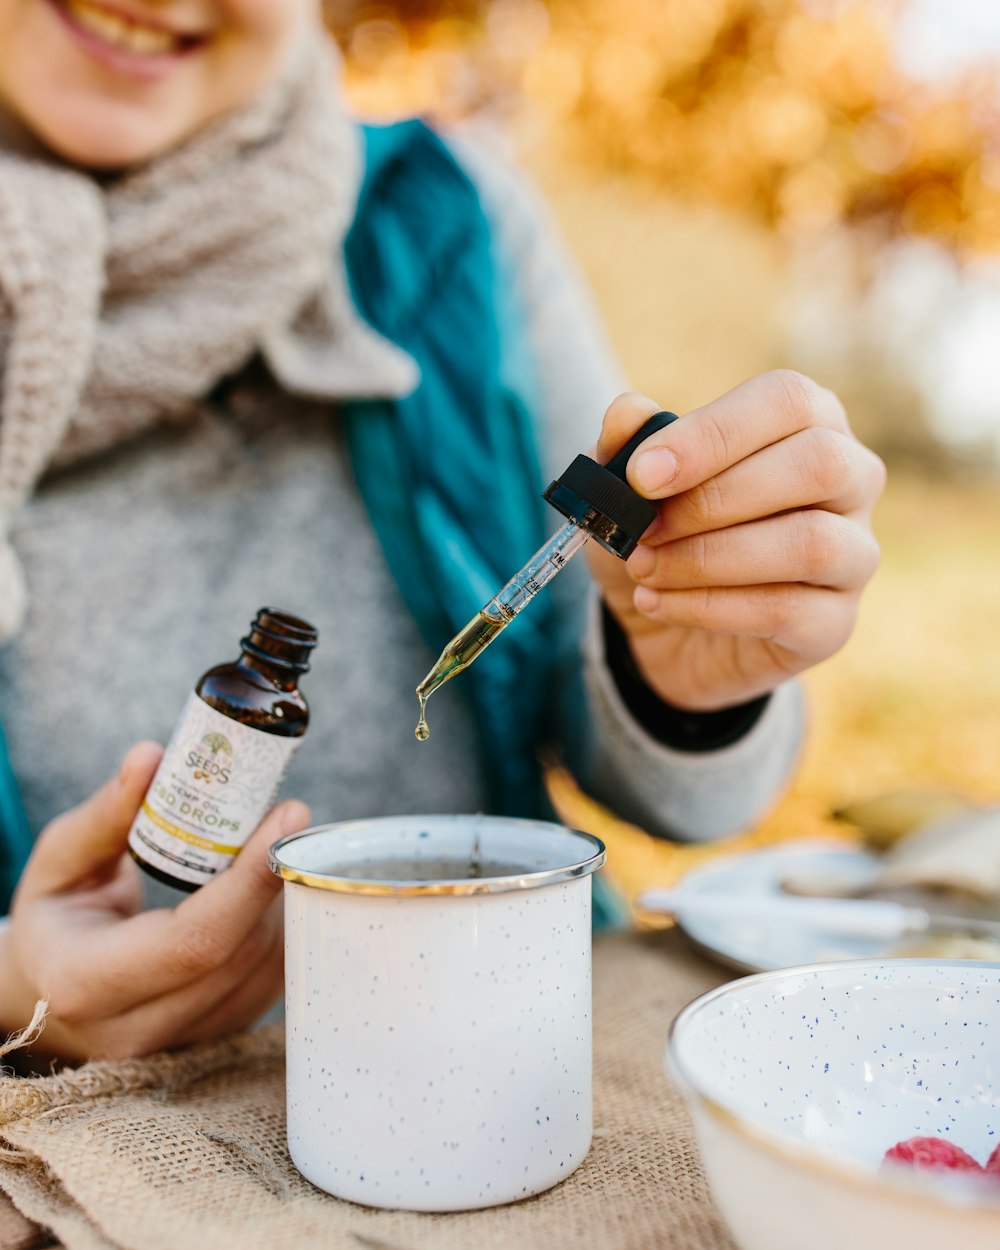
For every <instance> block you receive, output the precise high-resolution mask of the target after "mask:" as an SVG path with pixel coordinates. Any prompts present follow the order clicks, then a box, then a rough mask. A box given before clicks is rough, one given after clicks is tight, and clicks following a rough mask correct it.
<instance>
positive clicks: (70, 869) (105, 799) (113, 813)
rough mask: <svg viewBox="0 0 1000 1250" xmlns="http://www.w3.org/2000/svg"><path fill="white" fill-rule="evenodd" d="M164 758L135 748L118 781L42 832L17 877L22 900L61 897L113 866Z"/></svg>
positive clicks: (144, 745)
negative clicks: (49, 895) (62, 894)
mask: <svg viewBox="0 0 1000 1250" xmlns="http://www.w3.org/2000/svg"><path fill="white" fill-rule="evenodd" d="M162 755H163V748H162V747H160V746H158V745H157V744H156V743H155V742H139V743H137V744H136V745H135V746H134V747H132V748H131V749H130V750H129V752H128V754H127V755H126V756H125V758H124V760H123V761H122V766H121V768H120V769H119V770H118V774H117V776H115V777H112V778H111V779H110V780H109V781H106V782H105V783H104V785H103V786H101V788H100V789H99V790H97V791H95V793H94V794H92V795H91V796H90V798H89V799H85V800H84V801H83V802H82V803H81V804H79V806H78V807H74V808H71V809H70V811H68V812H64V813H63V814H62V815H61V816H57V817H56V818H55V820H52V821H50V822H49V824H48V825H46V826H45V828H44V829H43V830H42V832H41V834H40V835H39V838H38V841H37V843H36V844H35V849H34V851H33V852H32V855H31V858H30V859H29V860H28V864H27V867H26V868H25V870H24V874H23V876H22V877H21V883H20V886H19V887H18V895H19V897H20V898H21V899H24V898H36V897H39V896H40V895H46V894H61V893H65V892H66V891H69V890H72V889H75V888H78V887H79V886H82V885H85V884H87V883H89V882H91V881H92V880H93V879H94V878H95V877H101V876H104V875H106V874H107V873H108V872H109V871H110V870H111V869H112V868H114V867H115V866H116V865H117V863H118V861H119V859H120V858H121V856H122V853H123V852H124V850H125V846H126V839H127V837H128V831H129V828H130V827H131V825H132V821H133V820H134V819H135V815H136V812H138V810H139V807H140V804H141V803H142V800H143V797H144V796H145V793H146V791H147V789H148V788H149V783H150V782H151V781H152V780H153V774H154V773H155V772H156V767H157V765H158V764H159V762H160V758H161V756H162Z"/></svg>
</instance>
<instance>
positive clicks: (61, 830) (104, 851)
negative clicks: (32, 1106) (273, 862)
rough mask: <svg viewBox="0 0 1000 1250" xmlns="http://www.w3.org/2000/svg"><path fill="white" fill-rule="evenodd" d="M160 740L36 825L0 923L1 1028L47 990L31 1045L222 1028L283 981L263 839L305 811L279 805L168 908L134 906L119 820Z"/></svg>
mask: <svg viewBox="0 0 1000 1250" xmlns="http://www.w3.org/2000/svg"><path fill="white" fill-rule="evenodd" d="M161 754H162V751H161V749H160V748H159V747H157V746H155V745H154V744H153V743H140V744H138V745H137V746H135V747H133V748H132V750H131V751H130V752H129V753H128V755H127V756H126V757H125V761H124V763H123V764H122V767H121V770H120V772H119V773H118V775H117V776H116V777H113V778H112V779H111V780H110V781H108V782H107V783H106V784H105V785H104V786H102V787H101V789H100V790H98V791H97V792H96V793H95V794H94V795H92V796H91V797H90V798H89V799H87V800H86V801H85V802H84V803H82V804H80V806H79V807H76V808H73V809H72V810H71V811H69V812H66V813H65V814H64V815H62V816H60V817H58V818H57V819H55V820H54V821H52V822H51V823H50V824H49V825H48V826H47V827H46V828H45V829H44V830H43V832H42V834H41V835H40V837H39V839H38V842H37V844H36V846H35V850H34V853H33V854H32V856H31V859H30V860H29V862H28V865H27V867H26V869H25V871H24V874H23V876H22V878H21V881H20V884H19V886H18V889H17V893H16V894H15V896H14V902H13V905H12V909H11V917H10V922H9V925H8V927H7V928H6V929H5V930H3V931H2V933H0V1032H2V1033H9V1032H13V1031H15V1030H17V1029H20V1028H23V1027H24V1025H25V1024H27V1022H28V1021H29V1020H30V1019H31V1016H32V1012H33V1011H34V1007H35V1003H36V1001H37V1000H38V999H47V1000H48V1004H49V1008H48V1016H47V1020H46V1024H45V1029H44V1031H43V1033H42V1035H41V1038H40V1039H39V1041H38V1043H37V1044H36V1045H35V1046H34V1047H32V1053H33V1054H36V1055H57V1056H59V1057H60V1058H63V1059H70V1060H72V1059H84V1058H98V1057H100V1058H122V1057H125V1056H133V1055H142V1054H148V1053H150V1052H152V1051H155V1050H159V1049H162V1048H164V1047H171V1046H180V1045H184V1044H187V1043H190V1042H195V1041H201V1040H205V1039H207V1038H212V1037H217V1036H221V1035H223V1034H225V1033H228V1032H231V1031H233V1030H235V1029H240V1028H243V1027H245V1026H247V1025H249V1024H250V1023H251V1022H252V1021H253V1020H255V1019H256V1018H257V1017H258V1016H259V1015H260V1014H261V1013H262V1012H263V1011H264V1010H265V1009H266V1008H267V1007H268V1006H269V1005H270V1004H271V1003H272V1002H273V1001H274V1000H275V999H276V998H277V996H278V994H279V993H280V990H281V984H282V951H283V944H282V929H281V913H280V901H279V899H278V897H277V896H278V892H279V890H280V887H281V882H280V881H279V880H278V878H276V877H275V876H274V875H273V874H272V873H271V872H270V871H269V869H268V867H267V862H266V856H267V848H268V846H269V845H270V844H271V843H272V842H274V841H275V840H276V839H278V838H280V837H283V836H284V835H286V834H289V833H294V832H296V831H297V830H299V829H302V828H304V827H305V826H306V825H307V824H308V822H309V809H308V808H307V807H306V806H305V805H304V804H302V803H299V802H296V801H294V800H293V801H289V802H285V803H281V804H279V805H278V806H277V807H276V808H274V810H273V811H271V812H270V813H269V814H268V816H267V817H266V818H265V819H264V820H263V821H262V822H261V824H260V825H259V827H258V828H257V830H256V832H255V833H254V835H253V836H252V837H251V838H250V840H249V842H248V843H247V844H246V846H245V848H244V849H243V851H242V852H241V854H240V855H239V856H238V857H237V859H236V861H235V862H234V864H233V866H232V868H230V869H229V870H228V871H227V872H224V873H222V874H220V876H219V877H218V879H216V880H214V881H212V882H210V883H209V884H208V885H206V886H205V887H204V888H202V889H201V890H199V891H198V892H197V893H195V894H192V895H190V897H188V898H185V899H184V900H183V902H181V903H180V904H179V905H178V906H177V907H176V908H174V909H158V910H154V911H145V912H142V911H140V910H139V908H140V907H141V903H142V887H141V881H140V877H139V871H138V869H137V868H136V866H135V864H133V863H132V861H131V859H129V857H128V855H127V854H126V842H127V838H128V831H129V827H130V826H131V824H132V821H133V820H134V818H135V815H136V812H137V811H138V809H139V805H140V803H141V802H142V799H143V796H144V794H145V793H146V789H147V787H148V786H149V783H150V781H151V779H152V777H153V774H154V772H155V771H156V767H157V764H158V763H159V760H160V757H161Z"/></svg>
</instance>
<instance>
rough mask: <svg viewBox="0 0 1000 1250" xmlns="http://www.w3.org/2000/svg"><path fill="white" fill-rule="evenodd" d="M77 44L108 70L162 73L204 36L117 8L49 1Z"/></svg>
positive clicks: (80, 0)
mask: <svg viewBox="0 0 1000 1250" xmlns="http://www.w3.org/2000/svg"><path fill="white" fill-rule="evenodd" d="M50 3H51V4H52V6H53V8H54V9H55V10H56V12H57V13H58V14H59V16H60V17H61V18H62V20H63V22H64V24H65V25H66V26H67V27H68V28H69V30H70V31H71V32H72V33H73V34H74V35H75V36H76V37H77V40H78V42H79V43H80V44H81V45H82V46H83V47H84V48H85V49H86V50H87V51H88V52H90V53H91V54H94V55H97V56H98V57H99V58H100V59H101V60H102V61H104V62H105V63H106V64H109V65H110V66H111V67H112V68H116V69H120V70H125V71H129V70H132V71H133V72H135V71H140V72H141V71H145V72H146V73H148V72H149V71H150V70H155V69H161V70H162V69H166V68H167V66H168V65H169V64H170V63H171V62H173V61H175V60H176V58H178V57H180V56H182V55H184V54H185V53H188V52H191V51H193V50H194V49H196V48H198V47H199V46H201V45H202V44H203V43H204V42H205V40H206V38H207V35H205V34H200V33H197V34H196V33H188V32H184V31H176V30H172V29H171V28H170V27H168V26H165V25H163V24H161V23H156V22H150V21H149V20H147V19H144V18H139V17H136V16H134V15H133V14H131V13H127V12H125V11H123V10H122V9H119V8H117V7H109V6H106V5H104V4H99V3H98V4H95V3H92V0H50Z"/></svg>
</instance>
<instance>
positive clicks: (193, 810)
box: [128, 694, 302, 885]
mask: <svg viewBox="0 0 1000 1250" xmlns="http://www.w3.org/2000/svg"><path fill="white" fill-rule="evenodd" d="M301 741H302V739H301V738H280V737H278V735H277V734H269V733H265V732H264V731H263V730H261V729H252V728H251V727H250V726H249V725H241V724H240V722H239V721H235V720H232V719H230V717H228V716H223V715H222V713H221V712H217V711H216V710H215V708H213V707H209V705H208V704H207V703H206V702H205V701H204V699H202V698H201V697H200V696H199V695H197V694H192V695H191V696H190V698H189V699H188V701H187V703H186V704H185V706H184V710H183V712H182V713H181V717H180V720H179V721H178V722H177V727H176V728H175V729H174V732H173V734H172V735H171V738H170V741H169V743H168V744H167V749H166V752H165V754H164V756H163V759H162V760H161V761H160V766H159V768H158V769H157V770H156V776H155V777H154V778H153V781H152V784H151V785H150V787H149V790H148V791H147V792H146V797H145V798H144V799H143V802H142V807H141V808H140V809H139V814H138V816H136V818H135V821H134V822H133V824H132V828H131V830H130V831H129V835H128V842H129V846H130V847H131V848H132V849H133V850H134V851H135V852H136V854H137V855H139V856H140V858H142V859H143V860H145V862H146V863H147V864H150V865H151V866H152V867H153V868H158V869H160V871H161V872H164V873H166V874H167V875H168V876H171V877H179V878H181V880H183V881H190V882H192V883H193V884H195V885H204V883H205V882H206V881H210V880H211V879H212V878H213V877H214V876H217V875H218V874H219V873H220V872H222V871H223V869H225V868H228V867H229V865H230V864H231V863H232V862H233V857H234V856H235V855H237V854H238V853H239V851H240V849H241V848H242V846H243V844H244V842H246V840H247V838H249V837H250V835H251V834H252V833H253V831H254V830H255V829H256V828H257V826H258V825H259V824H260V822H261V820H262V819H263V818H264V816H265V815H266V814H267V812H268V811H269V810H270V808H271V806H272V805H273V803H274V798H275V795H276V794H277V793H278V788H279V786H280V785H281V782H282V780H283V778H284V776H285V773H286V772H287V771H288V766H289V764H290V763H291V760H292V756H293V755H294V754H295V751H296V748H297V747H298V746H299V744H300V743H301Z"/></svg>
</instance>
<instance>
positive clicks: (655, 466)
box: [632, 447, 681, 492]
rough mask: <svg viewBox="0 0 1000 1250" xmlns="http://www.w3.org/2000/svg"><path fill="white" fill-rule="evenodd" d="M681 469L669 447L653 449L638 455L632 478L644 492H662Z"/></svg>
mask: <svg viewBox="0 0 1000 1250" xmlns="http://www.w3.org/2000/svg"><path fill="white" fill-rule="evenodd" d="M680 467H681V465H680V461H679V460H678V459H677V457H676V456H675V455H674V453H673V452H672V451H671V450H670V448H669V447H651V448H650V449H649V451H640V452H637V453H636V457H635V465H634V467H633V469H632V478H633V480H634V481H635V482H636V483H637V484H638V485H639V486H640V487H641V489H642V490H644V491H648V492H652V491H657V490H662V489H663V487H664V486H669V484H670V483H671V482H672V481H673V480H674V478H675V477H676V476H677V474H678V472H679V470H680Z"/></svg>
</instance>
